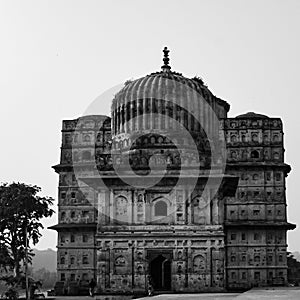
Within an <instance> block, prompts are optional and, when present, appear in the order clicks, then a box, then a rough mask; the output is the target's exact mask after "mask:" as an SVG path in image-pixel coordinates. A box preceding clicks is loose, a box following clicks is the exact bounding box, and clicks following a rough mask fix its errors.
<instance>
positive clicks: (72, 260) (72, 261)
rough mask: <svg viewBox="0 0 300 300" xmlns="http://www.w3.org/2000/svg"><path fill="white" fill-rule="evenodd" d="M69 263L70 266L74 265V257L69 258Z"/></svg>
mask: <svg viewBox="0 0 300 300" xmlns="http://www.w3.org/2000/svg"><path fill="white" fill-rule="evenodd" d="M70 262H71V265H74V264H75V257H74V256H71V259H70Z"/></svg>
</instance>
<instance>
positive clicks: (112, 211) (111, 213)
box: [109, 191, 115, 224]
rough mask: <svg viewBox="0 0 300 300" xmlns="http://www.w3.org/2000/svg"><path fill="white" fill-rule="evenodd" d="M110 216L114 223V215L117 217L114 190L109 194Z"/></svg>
mask: <svg viewBox="0 0 300 300" xmlns="http://www.w3.org/2000/svg"><path fill="white" fill-rule="evenodd" d="M109 196H110V197H109V198H110V199H109V217H110V224H113V223H114V217H115V203H114V202H115V200H114V192H113V191H110V195H109Z"/></svg>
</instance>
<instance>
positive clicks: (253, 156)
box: [251, 150, 259, 158]
mask: <svg viewBox="0 0 300 300" xmlns="http://www.w3.org/2000/svg"><path fill="white" fill-rule="evenodd" d="M251 158H259V152H258V151H257V150H253V151H251Z"/></svg>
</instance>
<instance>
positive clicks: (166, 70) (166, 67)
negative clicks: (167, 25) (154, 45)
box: [161, 47, 171, 72]
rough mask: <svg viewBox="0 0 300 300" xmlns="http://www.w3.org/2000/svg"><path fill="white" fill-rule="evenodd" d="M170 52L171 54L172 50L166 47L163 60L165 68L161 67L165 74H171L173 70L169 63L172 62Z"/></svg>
mask: <svg viewBox="0 0 300 300" xmlns="http://www.w3.org/2000/svg"><path fill="white" fill-rule="evenodd" d="M169 52H170V50H168V47H165V48H164V50H163V53H164V58H163V61H164V64H163V66H161V69H162V70H163V71H164V72H169V71H170V70H171V67H170V66H169V61H170V58H169Z"/></svg>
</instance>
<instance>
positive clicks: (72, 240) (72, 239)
mask: <svg viewBox="0 0 300 300" xmlns="http://www.w3.org/2000/svg"><path fill="white" fill-rule="evenodd" d="M70 240H71V243H74V242H75V236H74V235H73V234H71V238H70Z"/></svg>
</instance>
